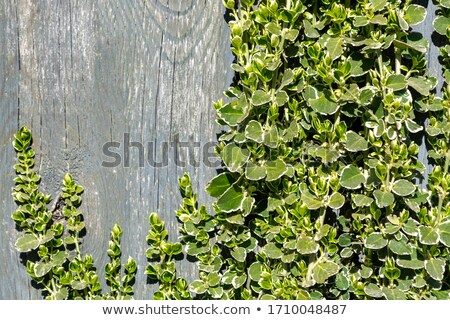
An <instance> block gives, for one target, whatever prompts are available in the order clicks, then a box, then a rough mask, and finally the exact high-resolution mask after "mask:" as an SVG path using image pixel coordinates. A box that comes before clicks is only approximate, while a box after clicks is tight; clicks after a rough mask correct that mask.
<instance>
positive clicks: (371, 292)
mask: <svg viewBox="0 0 450 320" xmlns="http://www.w3.org/2000/svg"><path fill="white" fill-rule="evenodd" d="M364 293H365V294H366V295H368V296H369V297H372V298H381V297H382V296H383V291H382V290H381V289H380V287H379V286H377V285H376V284H374V283H368V284H366V285H365V286H364Z"/></svg>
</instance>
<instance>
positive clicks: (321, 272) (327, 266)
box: [313, 261, 339, 283]
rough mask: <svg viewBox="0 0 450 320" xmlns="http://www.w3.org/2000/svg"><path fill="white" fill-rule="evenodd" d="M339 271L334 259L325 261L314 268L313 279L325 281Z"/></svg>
mask: <svg viewBox="0 0 450 320" xmlns="http://www.w3.org/2000/svg"><path fill="white" fill-rule="evenodd" d="M338 272H339V266H338V265H337V264H336V263H334V262H332V261H323V262H320V263H319V264H317V265H316V266H315V267H314V270H313V279H314V280H315V281H316V282H317V283H324V282H325V281H326V280H327V279H328V278H330V277H332V276H334V275H335V274H336V273H338Z"/></svg>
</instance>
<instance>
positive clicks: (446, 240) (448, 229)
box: [439, 221, 450, 247]
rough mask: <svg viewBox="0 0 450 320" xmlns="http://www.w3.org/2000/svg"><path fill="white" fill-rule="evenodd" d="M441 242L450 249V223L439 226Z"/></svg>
mask: <svg viewBox="0 0 450 320" xmlns="http://www.w3.org/2000/svg"><path fill="white" fill-rule="evenodd" d="M439 240H440V241H441V243H442V244H444V245H445V246H447V247H450V221H446V222H444V223H441V224H440V225H439Z"/></svg>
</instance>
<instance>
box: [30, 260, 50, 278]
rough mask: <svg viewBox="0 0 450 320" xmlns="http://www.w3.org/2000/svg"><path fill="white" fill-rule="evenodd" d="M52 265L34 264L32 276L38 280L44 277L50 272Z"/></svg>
mask: <svg viewBox="0 0 450 320" xmlns="http://www.w3.org/2000/svg"><path fill="white" fill-rule="evenodd" d="M52 267H53V265H52V264H51V263H44V262H36V263H35V265H34V274H35V275H36V277H38V278H40V277H43V276H45V275H46V274H47V273H49V272H50V270H52Z"/></svg>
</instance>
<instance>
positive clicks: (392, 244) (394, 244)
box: [388, 239, 412, 255]
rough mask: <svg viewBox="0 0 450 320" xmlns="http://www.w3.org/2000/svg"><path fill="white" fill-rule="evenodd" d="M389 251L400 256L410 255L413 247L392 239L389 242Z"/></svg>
mask: <svg viewBox="0 0 450 320" xmlns="http://www.w3.org/2000/svg"><path fill="white" fill-rule="evenodd" d="M388 247H389V249H390V250H391V251H392V252H393V253H395V254H398V255H409V254H411V252H412V250H411V247H410V246H409V245H408V244H407V243H406V242H405V241H397V240H394V239H392V240H391V241H389V246H388Z"/></svg>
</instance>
